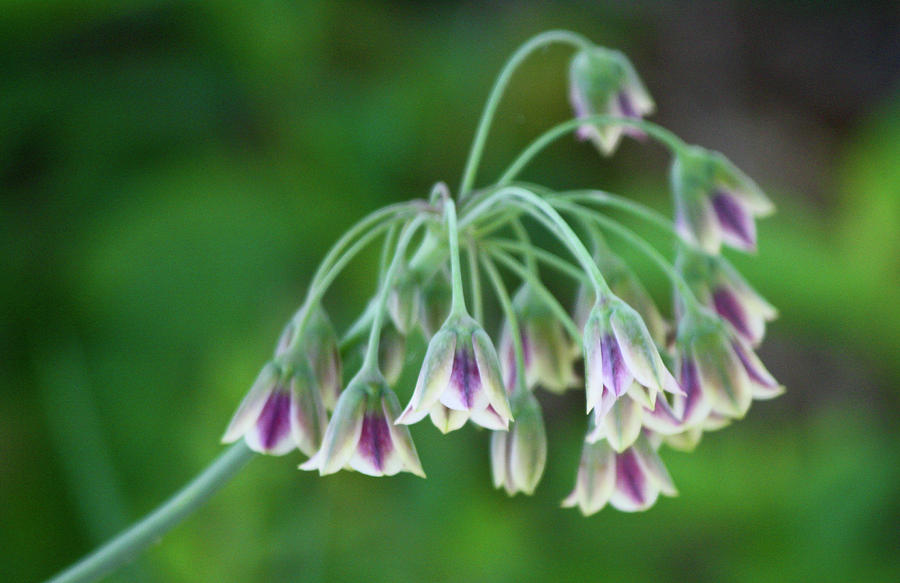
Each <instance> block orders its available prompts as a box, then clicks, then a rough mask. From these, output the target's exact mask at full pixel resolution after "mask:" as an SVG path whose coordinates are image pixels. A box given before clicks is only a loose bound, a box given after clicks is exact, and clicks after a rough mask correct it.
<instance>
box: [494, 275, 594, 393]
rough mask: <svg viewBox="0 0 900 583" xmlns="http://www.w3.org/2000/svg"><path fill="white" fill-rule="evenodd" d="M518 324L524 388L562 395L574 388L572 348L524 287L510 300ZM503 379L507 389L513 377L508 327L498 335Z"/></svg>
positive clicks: (541, 303) (560, 328) (549, 312)
mask: <svg viewBox="0 0 900 583" xmlns="http://www.w3.org/2000/svg"><path fill="white" fill-rule="evenodd" d="M513 307H514V309H515V310H516V315H517V317H518V322H519V333H520V336H521V339H522V352H523V357H524V365H525V385H526V386H527V387H528V388H533V387H535V386H536V385H540V386H542V387H544V388H545V389H547V390H548V391H552V392H554V393H562V392H564V391H565V390H566V389H568V388H570V387H573V386H575V385H576V384H577V382H578V378H577V377H576V375H575V370H574V354H575V350H576V349H575V347H574V346H573V344H574V343H573V342H572V341H571V340H570V339H569V338H568V336H567V335H566V332H565V330H563V326H562V323H561V322H560V321H559V319H558V318H556V316H555V315H554V314H553V311H552V310H551V309H550V308H549V307H548V306H547V304H546V302H544V301H542V300H541V299H540V298H539V297H537V295H536V294H535V293H534V292H533V291H532V290H531V289H530V288H529V287H528V286H522V287H521V288H520V289H519V291H518V292H516V295H515V297H514V298H513ZM500 356H501V361H500V362H501V366H502V372H503V378H504V379H506V380H507V386H508V387H509V386H512V383H510V382H509V379H510V378H512V376H513V375H514V374H515V366H516V354H515V347H514V345H513V339H512V333H511V332H510V327H509V323H508V322H507V323H506V324H504V326H503V332H502V333H501V335H500Z"/></svg>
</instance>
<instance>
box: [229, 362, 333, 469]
mask: <svg viewBox="0 0 900 583" xmlns="http://www.w3.org/2000/svg"><path fill="white" fill-rule="evenodd" d="M326 421H327V418H326V416H325V408H324V406H323V404H322V400H321V398H320V396H319V392H318V390H317V389H316V388H315V380H314V378H313V374H312V371H311V370H310V369H309V368H308V367H306V366H299V367H296V368H294V369H293V370H291V371H290V372H288V373H286V372H285V371H284V370H283V369H282V368H281V367H280V366H279V365H278V364H276V363H274V362H270V363H268V364H266V365H265V366H264V367H263V369H262V371H260V373H259V376H258V377H257V379H256V382H254V383H253V387H251V389H250V391H249V392H248V393H247V396H246V397H245V398H244V400H243V401H242V402H241V404H240V406H239V407H238V409H237V412H235V414H234V417H233V418H232V419H231V423H230V424H229V425H228V429H226V430H225V435H224V436H223V437H222V442H223V443H232V442H234V441H237V440H238V439H240V438H241V437H243V438H244V440H245V441H246V443H247V446H248V447H249V448H250V449H252V450H254V451H257V452H259V453H265V454H270V455H284V454H286V453H288V452H289V451H291V450H292V449H294V448H298V449H300V451H302V452H303V453H305V454H306V455H312V454H313V453H315V451H316V450H317V449H318V448H319V444H320V443H321V442H322V434H323V431H324V428H325V423H326Z"/></svg>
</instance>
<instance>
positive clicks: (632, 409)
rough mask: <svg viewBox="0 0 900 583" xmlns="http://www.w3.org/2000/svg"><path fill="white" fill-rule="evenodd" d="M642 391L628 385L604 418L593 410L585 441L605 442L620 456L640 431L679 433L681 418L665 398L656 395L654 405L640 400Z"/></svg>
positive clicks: (639, 388) (665, 433)
mask: <svg viewBox="0 0 900 583" xmlns="http://www.w3.org/2000/svg"><path fill="white" fill-rule="evenodd" d="M645 392H646V389H645V388H643V387H641V386H640V385H638V384H637V383H635V382H632V385H631V387H630V389H629V390H628V392H627V393H626V394H625V395H624V396H623V397H622V398H621V399H617V400H616V402H615V403H614V404H613V406H612V408H611V409H610V410H609V411H608V412H607V413H606V414H605V415H602V416H601V415H599V412H600V410H599V409H595V410H594V419H593V421H594V422H593V429H592V430H591V431H589V432H588V434H587V436H586V437H585V440H586V441H588V442H589V443H595V442H597V441H599V440H601V439H606V441H607V442H609V445H610V447H612V448H613V449H614V450H615V451H616V452H619V453H621V452H623V451H625V450H626V449H628V448H629V447H631V445H632V444H634V442H635V441H636V440H637V438H638V436H640V434H641V429H643V428H647V429H650V430H652V431H654V432H655V433H658V434H661V435H674V434H678V433H681V432H682V431H683V430H684V426H683V424H682V422H681V419H680V418H679V416H678V414H677V413H676V412H675V411H674V410H673V408H672V406H671V405H669V403H668V401H666V399H665V397H664V396H663V395H658V396H657V398H656V402H655V403H652V404H650V403H647V402H645V400H644V399H645V396H644V393H645Z"/></svg>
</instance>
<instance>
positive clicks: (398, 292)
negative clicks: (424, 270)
mask: <svg viewBox="0 0 900 583" xmlns="http://www.w3.org/2000/svg"><path fill="white" fill-rule="evenodd" d="M421 301H422V296H421V293H420V289H419V278H418V275H417V273H416V272H414V271H411V270H406V271H403V272H402V273H400V275H399V276H398V277H397V279H396V283H395V284H394V287H393V288H391V293H390V295H389V296H388V312H389V313H390V315H391V320H392V321H393V322H394V326H396V327H397V330H398V331H399V332H400V333H401V334H403V335H406V334H409V333H410V331H411V330H412V329H413V327H414V326H415V325H416V321H417V318H418V317H419V311H420V303H421Z"/></svg>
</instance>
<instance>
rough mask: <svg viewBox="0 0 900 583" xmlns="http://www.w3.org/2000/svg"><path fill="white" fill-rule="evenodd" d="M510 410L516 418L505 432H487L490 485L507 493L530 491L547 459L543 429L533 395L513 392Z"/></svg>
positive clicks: (542, 421) (533, 487)
mask: <svg viewBox="0 0 900 583" xmlns="http://www.w3.org/2000/svg"><path fill="white" fill-rule="evenodd" d="M514 413H515V416H516V420H515V421H513V423H512V425H511V426H510V428H509V431H494V433H493V434H492V435H491V475H492V477H493V480H494V487H495V488H500V487H501V486H502V487H503V488H504V489H505V490H506V493H507V494H509V495H510V496H512V495H513V494H515V493H516V492H524V493H526V494H531V493H533V492H534V489H535V488H536V487H537V484H538V482H539V481H540V479H541V475H542V474H543V473H544V465H545V464H546V462H547V432H546V430H545V429H544V418H543V415H542V414H541V406H540V405H539V404H538V402H537V399H535V398H534V395H532V394H531V393H530V392H523V393H519V394H517V396H516V397H515V398H514Z"/></svg>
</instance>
